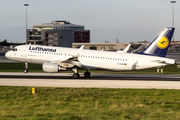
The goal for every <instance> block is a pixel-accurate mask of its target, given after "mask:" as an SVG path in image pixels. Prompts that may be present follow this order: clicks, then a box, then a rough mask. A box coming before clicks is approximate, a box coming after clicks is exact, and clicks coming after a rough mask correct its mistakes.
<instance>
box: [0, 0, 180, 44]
mask: <svg viewBox="0 0 180 120" xmlns="http://www.w3.org/2000/svg"><path fill="white" fill-rule="evenodd" d="M26 3H27V4H29V6H28V7H27V16H28V22H27V23H28V29H32V28H33V25H35V24H42V23H50V22H51V21H55V20H66V21H70V22H71V23H73V24H77V25H84V26H85V29H86V30H90V32H91V33H90V34H91V36H90V41H91V43H104V42H105V41H109V42H110V43H115V42H116V39H118V40H119V42H123V43H124V42H138V41H144V40H147V41H149V42H150V41H152V40H153V39H154V38H155V37H156V36H157V35H158V34H159V33H160V32H162V31H163V30H164V29H165V28H166V27H172V6H173V4H172V3H170V0H0V42H2V41H3V40H4V39H7V41H8V42H24V43H25V39H26V37H25V36H26V34H25V30H26V7H25V6H24V4H26ZM174 26H175V28H176V30H175V34H174V39H175V40H177V41H179V40H180V1H177V0H176V3H175V4H174Z"/></svg>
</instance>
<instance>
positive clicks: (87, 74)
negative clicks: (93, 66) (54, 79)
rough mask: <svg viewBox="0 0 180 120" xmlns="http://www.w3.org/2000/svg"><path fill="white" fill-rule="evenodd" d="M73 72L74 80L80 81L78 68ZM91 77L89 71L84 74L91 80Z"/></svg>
mask: <svg viewBox="0 0 180 120" xmlns="http://www.w3.org/2000/svg"><path fill="white" fill-rule="evenodd" d="M72 70H73V71H74V74H73V78H74V79H78V78H79V77H80V75H79V73H78V72H77V68H76V67H75V68H73V69H72ZM90 76H91V73H90V72H88V70H87V71H86V72H85V73H84V77H85V78H89V77H90Z"/></svg>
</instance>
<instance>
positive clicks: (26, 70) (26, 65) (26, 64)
mask: <svg viewBox="0 0 180 120" xmlns="http://www.w3.org/2000/svg"><path fill="white" fill-rule="evenodd" d="M28 66H29V63H25V70H24V73H28Z"/></svg>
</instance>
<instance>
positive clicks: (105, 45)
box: [72, 43, 129, 51]
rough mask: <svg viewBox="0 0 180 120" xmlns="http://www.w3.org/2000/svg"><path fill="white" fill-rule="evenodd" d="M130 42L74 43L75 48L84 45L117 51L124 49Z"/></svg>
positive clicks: (85, 47) (89, 47)
mask: <svg viewBox="0 0 180 120" xmlns="http://www.w3.org/2000/svg"><path fill="white" fill-rule="evenodd" d="M128 44H129V43H73V45H72V46H73V48H80V47H81V46H82V45H84V49H92V50H104V51H117V50H123V49H124V48H126V46H127V45H128Z"/></svg>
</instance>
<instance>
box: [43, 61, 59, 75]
mask: <svg viewBox="0 0 180 120" xmlns="http://www.w3.org/2000/svg"><path fill="white" fill-rule="evenodd" d="M42 69H43V71H44V72H49V73H56V72H59V71H60V69H61V67H60V65H59V64H57V63H50V62H44V63H43V65H42Z"/></svg>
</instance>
